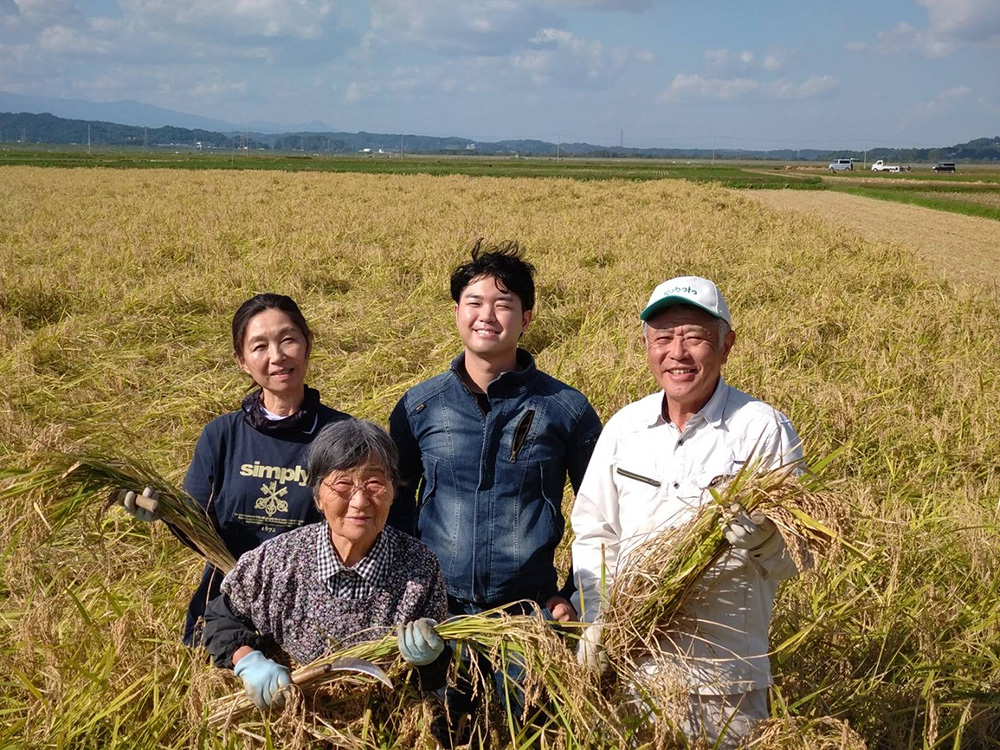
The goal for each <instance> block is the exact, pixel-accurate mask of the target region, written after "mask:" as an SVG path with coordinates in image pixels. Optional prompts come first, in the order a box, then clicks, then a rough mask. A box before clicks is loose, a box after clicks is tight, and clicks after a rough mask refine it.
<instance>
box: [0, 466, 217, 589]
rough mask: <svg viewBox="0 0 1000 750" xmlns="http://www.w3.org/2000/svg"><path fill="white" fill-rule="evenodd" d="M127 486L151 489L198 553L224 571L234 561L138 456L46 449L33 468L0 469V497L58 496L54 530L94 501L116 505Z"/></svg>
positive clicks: (191, 505) (186, 500)
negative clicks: (64, 451) (133, 457)
mask: <svg viewBox="0 0 1000 750" xmlns="http://www.w3.org/2000/svg"><path fill="white" fill-rule="evenodd" d="M125 487H135V488H139V487H152V488H153V489H155V490H156V491H157V493H158V498H157V499H158V501H159V508H160V514H161V517H162V518H163V520H164V521H166V522H167V523H168V524H170V525H171V526H173V527H174V528H175V529H176V530H177V531H179V532H180V533H181V534H182V535H183V536H184V537H186V538H187V540H188V541H189V542H190V543H191V546H192V547H193V548H194V549H195V551H196V552H198V553H199V554H200V555H201V556H202V557H204V558H205V559H206V560H208V561H209V562H210V563H212V564H213V565H215V566H216V567H217V568H219V569H220V570H222V571H224V572H228V571H229V570H230V569H232V567H233V565H235V564H236V560H235V558H233V556H232V554H231V553H230V552H229V550H228V549H227V548H226V545H225V543H224V542H223V541H222V539H221V538H220V537H219V534H218V533H217V532H216V530H215V526H214V525H213V524H212V520H211V519H210V518H209V517H208V514H206V513H205V511H204V510H203V509H202V507H201V506H200V505H198V504H197V503H196V502H195V501H194V500H192V499H191V498H190V497H188V495H187V494H186V493H185V492H184V491H183V490H181V489H179V488H177V487H176V486H174V485H173V484H172V483H170V482H169V481H167V480H166V479H164V478H163V477H162V476H161V475H160V474H159V473H158V472H157V471H156V470H155V469H153V468H152V467H151V466H149V465H148V464H146V463H145V462H143V461H141V460H138V459H131V458H123V457H121V456H113V457H109V456H101V455H95V454H83V453H60V452H47V453H41V454H37V460H36V461H35V466H34V467H33V468H30V469H18V468H5V469H0V501H8V500H12V499H15V498H21V497H27V496H29V495H32V494H34V495H36V496H38V495H40V496H42V497H46V498H53V499H54V498H58V500H56V501H55V502H54V503H53V505H52V512H51V514H50V520H51V521H52V523H53V525H54V527H55V528H59V527H60V526H62V525H63V524H64V523H66V522H67V521H69V520H70V519H71V518H73V517H74V516H75V515H76V514H77V513H79V512H80V511H81V510H82V509H83V508H85V507H88V506H90V505H92V504H94V503H95V502H97V501H100V502H101V503H103V504H104V506H105V507H107V506H109V505H111V504H113V503H115V502H116V493H117V491H118V490H120V489H122V488H125Z"/></svg>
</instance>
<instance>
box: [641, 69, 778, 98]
mask: <svg viewBox="0 0 1000 750" xmlns="http://www.w3.org/2000/svg"><path fill="white" fill-rule="evenodd" d="M758 89H760V83H758V82H757V81H755V80H753V79H752V78H706V77H704V76H702V75H699V74H697V73H693V74H687V73H678V74H677V75H676V76H674V80H673V81H671V82H670V85H669V86H668V87H667V88H666V89H665V90H664V91H662V92H661V93H660V95H659V97H658V98H659V99H660V100H661V101H667V102H680V101H683V100H685V99H714V100H716V101H729V100H732V99H740V98H743V97H745V96H747V95H749V94H753V93H755V92H756V91H757V90H758Z"/></svg>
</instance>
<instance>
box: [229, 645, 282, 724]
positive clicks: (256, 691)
mask: <svg viewBox="0 0 1000 750" xmlns="http://www.w3.org/2000/svg"><path fill="white" fill-rule="evenodd" d="M233 672H234V673H235V675H236V676H237V677H239V678H240V679H242V680H243V689H244V690H245V691H246V694H247V697H248V698H249V699H250V700H252V701H253V704H254V705H255V706H257V708H259V709H261V710H264V709H266V708H269V707H271V706H275V707H276V708H281V707H282V706H284V705H285V696H284V695H282V694H281V692H280V691H281V688H283V687H285V686H286V685H291V684H292V676H291V673H290V672H289V671H288V668H287V667H283V666H281V665H280V664H277V663H275V662H273V661H271V660H270V659H268V658H267V657H266V656H264V654H262V653H261V652H260V651H251V652H250V653H249V654H247V655H246V656H244V657H243V658H242V659H240V660H239V661H238V662H236V666H235V667H233Z"/></svg>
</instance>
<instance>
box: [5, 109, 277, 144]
mask: <svg viewBox="0 0 1000 750" xmlns="http://www.w3.org/2000/svg"><path fill="white" fill-rule="evenodd" d="M0 141H3V142H16V143H57V144H59V143H64V144H81V145H82V144H85V143H89V144H91V145H94V146H175V147H177V146H182V147H185V148H218V149H231V148H236V147H238V146H246V147H247V148H251V149H257V148H265V146H263V145H262V144H260V143H257V142H256V141H254V140H253V139H249V140H248V139H246V138H245V137H243V136H239V135H230V134H226V133H218V132H216V131H213V130H200V129H192V128H175V127H172V126H169V125H168V126H164V127H161V128H144V127H138V126H136V125H121V124H119V123H115V122H101V121H93V120H68V119H66V118H63V117H56V116H55V115H50V114H49V113H47V112H46V113H44V114H40V115H36V114H27V113H24V112H20V113H17V114H13V113H9V112H0Z"/></svg>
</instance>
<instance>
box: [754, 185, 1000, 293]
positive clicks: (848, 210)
mask: <svg viewBox="0 0 1000 750" xmlns="http://www.w3.org/2000/svg"><path fill="white" fill-rule="evenodd" d="M742 194H743V195H745V196H747V197H748V198H751V199H753V200H756V201H759V202H760V203H762V204H764V205H767V206H770V207H772V208H775V209H778V210H780V211H793V212H797V213H802V214H806V215H809V216H813V217H816V218H818V219H820V220H821V221H822V222H823V223H824V224H825V225H826V226H827V227H829V228H830V230H831V231H838V230H843V231H847V232H850V233H851V234H853V235H856V236H859V237H864V238H866V239H869V240H872V241H881V242H889V243H893V244H898V245H900V246H902V247H904V248H907V249H910V250H912V251H915V252H916V253H917V254H918V255H919V257H921V258H922V259H924V260H925V261H926V262H927V263H928V264H929V265H930V266H931V268H932V272H943V273H945V274H947V276H948V277H949V278H950V279H951V280H952V281H953V282H955V283H972V284H975V285H979V284H983V283H985V284H990V283H994V282H996V281H998V280H1000V222H997V221H992V220H990V219H982V218H978V217H975V216H959V215H957V214H953V213H947V212H944V211H935V210H933V209H929V208H923V207H920V206H906V205H902V204H899V203H890V202H887V201H880V200H874V199H872V198H863V197H860V196H856V195H846V194H844V193H833V192H806V191H795V190H769V191H756V190H755V191H744V192H743V193H742ZM928 195H931V196H933V197H934V198H936V199H938V200H947V199H948V197H949V194H948V193H943V192H936V193H933V194H928ZM956 200H961V201H963V202H981V203H982V204H983V205H988V206H994V205H1000V204H997V203H996V201H997V197H996V196H995V195H993V194H976V193H961V194H960V197H957V196H956Z"/></svg>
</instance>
